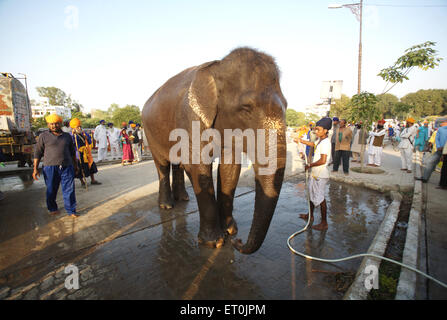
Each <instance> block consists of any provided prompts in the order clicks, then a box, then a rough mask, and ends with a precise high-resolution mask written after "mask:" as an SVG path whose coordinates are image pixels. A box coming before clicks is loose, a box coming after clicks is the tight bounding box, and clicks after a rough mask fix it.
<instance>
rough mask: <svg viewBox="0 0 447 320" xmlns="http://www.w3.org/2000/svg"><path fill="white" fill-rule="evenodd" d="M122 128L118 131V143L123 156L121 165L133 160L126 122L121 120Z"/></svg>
mask: <svg viewBox="0 0 447 320" xmlns="http://www.w3.org/2000/svg"><path fill="white" fill-rule="evenodd" d="M121 127H122V130H121V133H120V144H121V147H122V149H123V157H122V160H121V165H123V166H124V165H127V164H132V161H133V153H132V147H131V141H130V139H129V135H128V134H127V123H126V122H123V123H122V124H121Z"/></svg>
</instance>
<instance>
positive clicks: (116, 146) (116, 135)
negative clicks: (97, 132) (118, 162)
mask: <svg viewBox="0 0 447 320" xmlns="http://www.w3.org/2000/svg"><path fill="white" fill-rule="evenodd" d="M107 126H108V127H109V128H108V129H107V137H108V138H109V143H110V154H111V156H112V160H115V159H119V158H121V156H120V153H121V150H120V133H121V131H120V129H118V128H115V127H114V126H113V123H111V122H109V123H108V124H107Z"/></svg>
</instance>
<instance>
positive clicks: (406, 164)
mask: <svg viewBox="0 0 447 320" xmlns="http://www.w3.org/2000/svg"><path fill="white" fill-rule="evenodd" d="M406 122H407V126H406V128H405V129H403V130H402V132H401V133H400V136H399V138H400V142H399V145H398V146H397V147H398V148H399V150H400V159H401V161H402V168H401V169H400V170H402V171H407V172H408V173H411V172H412V170H413V144H414V137H415V136H416V132H417V128H416V127H415V126H414V123H415V120H414V119H413V118H411V117H410V118H408V119H407V121H406Z"/></svg>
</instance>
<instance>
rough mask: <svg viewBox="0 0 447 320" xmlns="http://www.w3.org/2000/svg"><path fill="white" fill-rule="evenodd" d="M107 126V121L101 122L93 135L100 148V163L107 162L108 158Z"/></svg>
mask: <svg viewBox="0 0 447 320" xmlns="http://www.w3.org/2000/svg"><path fill="white" fill-rule="evenodd" d="M105 124H106V122H105V120H101V121H99V125H98V126H97V127H96V128H95V133H94V134H93V137H94V138H95V140H96V146H97V147H98V162H101V161H103V160H105V159H106V157H107V129H106V126H105Z"/></svg>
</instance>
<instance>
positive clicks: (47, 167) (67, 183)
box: [33, 114, 78, 217]
mask: <svg viewBox="0 0 447 320" xmlns="http://www.w3.org/2000/svg"><path fill="white" fill-rule="evenodd" d="M45 120H46V121H47V123H48V128H49V129H50V130H49V131H45V132H43V133H42V134H41V135H40V136H39V140H38V142H37V145H36V150H35V153H34V171H33V179H34V180H38V178H39V177H40V173H39V163H40V159H41V158H42V157H43V158H44V162H43V169H42V172H43V176H44V179H45V185H46V186H47V192H46V198H47V208H48V211H49V213H50V214H51V215H56V214H59V210H58V206H57V203H56V196H57V191H58V189H59V185H61V186H62V195H63V198H64V207H65V210H66V211H67V213H68V215H69V216H72V217H78V214H77V213H76V195H75V183H74V179H75V174H76V173H77V172H78V167H77V161H76V149H75V146H74V144H73V140H72V139H71V136H70V134H68V133H66V132H63V131H62V129H61V124H62V118H61V117H60V116H58V115H57V114H52V115H49V116H47V117H46V119H45Z"/></svg>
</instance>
